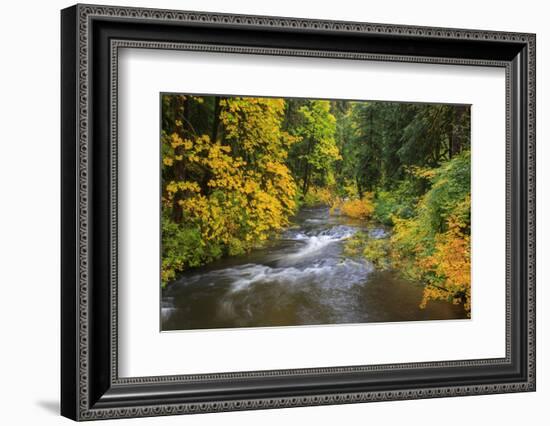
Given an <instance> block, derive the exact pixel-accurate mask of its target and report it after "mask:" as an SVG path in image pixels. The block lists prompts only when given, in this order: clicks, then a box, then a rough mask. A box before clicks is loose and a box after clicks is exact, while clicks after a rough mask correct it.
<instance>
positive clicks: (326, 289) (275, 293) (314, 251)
mask: <svg viewBox="0 0 550 426" xmlns="http://www.w3.org/2000/svg"><path fill="white" fill-rule="evenodd" d="M358 231H364V232H367V233H368V235H369V237H370V238H385V237H387V234H386V232H387V231H386V230H385V229H384V228H383V227H381V226H379V227H376V226H372V225H370V226H368V227H367V226H365V225H364V224H363V223H362V222H358V221H353V220H350V219H347V218H343V217H339V216H331V215H330V214H329V210H328V208H323V207H319V208H311V209H302V210H301V211H300V212H299V213H298V214H297V216H296V217H295V218H294V220H293V226H291V227H290V228H289V229H288V230H287V231H285V232H284V233H283V234H282V235H281V236H280V237H279V238H277V239H274V240H273V241H270V242H269V243H268V244H267V245H266V246H265V247H264V248H261V249H258V250H254V251H253V252H252V253H250V254H247V255H243V256H234V257H230V258H226V259H221V260H219V261H216V262H213V263H211V264H209V265H207V266H206V267H202V268H200V269H197V270H196V271H189V272H187V273H184V274H183V275H182V276H180V277H179V278H178V280H177V281H175V282H173V283H171V284H170V285H169V286H168V288H167V289H164V290H163V292H162V302H161V321H162V330H189V329H207V328H234V327H259V326H291V325H312V324H342V323H366V322H391V321H418V320H442V319H462V318H466V315H465V312H464V309H463V308H462V307H461V306H457V305H453V304H451V303H447V302H443V301H435V302H434V301H431V302H429V303H428V306H427V307H426V308H425V309H420V308H419V304H420V301H421V299H422V286H421V285H419V284H418V283H412V282H410V281H406V280H404V279H402V278H400V277H399V276H398V273H397V272H395V271H378V270H376V269H375V268H374V267H373V265H372V264H371V263H370V262H368V261H366V260H365V259H363V258H362V257H360V256H359V257H348V256H345V255H344V254H343V245H344V241H345V239H346V238H348V237H350V236H352V235H353V234H354V233H356V232H358Z"/></svg>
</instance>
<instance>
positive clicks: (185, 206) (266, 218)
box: [162, 98, 297, 283]
mask: <svg viewBox="0 0 550 426" xmlns="http://www.w3.org/2000/svg"><path fill="white" fill-rule="evenodd" d="M221 105H222V106H223V109H222V112H221V113H220V121H221V123H222V125H223V126H224V130H225V138H224V140H225V143H222V142H221V141H213V140H211V138H210V136H209V135H206V134H203V135H189V136H188V137H187V138H182V137H181V136H180V135H179V134H178V133H177V132H174V133H172V134H165V135H163V143H164V144H165V146H164V151H163V166H164V171H165V175H169V171H170V170H169V169H170V168H175V167H181V168H182V169H184V173H185V174H186V175H187V176H189V178H188V180H177V181H176V180H174V181H167V182H165V185H164V190H163V205H164V208H163V209H164V210H166V211H169V210H170V209H171V208H172V205H173V203H174V200H176V202H177V204H178V205H179V206H180V207H181V209H182V217H183V222H184V223H183V224H181V225H178V226H179V227H180V228H181V227H185V228H186V229H191V230H194V233H193V234H192V236H193V238H195V239H196V238H198V241H199V244H198V245H199V247H197V249H196V250H195V251H194V253H192V254H190V255H189V259H187V258H185V259H183V258H181V257H180V258H178V253H177V252H174V253H173V254H172V253H168V254H167V255H165V256H163V264H162V276H163V282H164V283H166V282H167V281H169V280H170V279H173V278H174V277H175V275H176V273H177V272H179V271H182V270H184V269H186V268H187V267H188V266H192V265H194V264H197V263H198V264H202V263H206V262H208V261H211V260H212V259H215V258H217V257H221V256H222V255H225V254H229V255H236V254H242V253H245V252H246V251H248V250H250V249H251V248H252V247H255V246H257V245H258V244H261V243H262V242H263V241H265V240H266V239H267V238H268V237H269V236H270V235H271V234H272V233H273V232H275V231H277V230H279V229H281V228H283V227H284V226H286V225H287V224H288V217H289V216H290V215H291V214H292V213H293V212H294V210H295V208H296V201H295V198H296V184H295V182H294V179H293V177H292V175H291V173H290V170H289V169H288V167H287V166H286V164H285V162H284V161H285V159H286V156H287V151H288V147H289V146H290V145H291V144H292V143H294V142H295V141H296V140H297V138H296V137H293V136H291V135H289V134H288V133H287V132H284V131H283V130H282V129H281V122H282V119H283V112H284V102H283V101H282V100H280V99H262V98H246V99H244V98H230V99H226V100H223V101H222V102H221ZM233 140H235V141H237V142H238V144H237V143H235V144H234V145H233V147H232V146H231V145H230V144H231V142H232V141H233ZM235 146H238V149H235ZM176 197H177V198H176ZM165 220H166V221H168V220H169V219H165ZM165 228H166V232H165V234H166V235H165V238H163V240H168V239H169V236H170V235H169V232H170V231H169V230H171V229H172V228H173V227H170V226H168V224H167V226H166V227H165ZM186 235H187V234H186ZM188 245H189V244H188Z"/></svg>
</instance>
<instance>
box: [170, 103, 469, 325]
mask: <svg viewBox="0 0 550 426" xmlns="http://www.w3.org/2000/svg"><path fill="white" fill-rule="evenodd" d="M160 108H161V135H160V145H161V159H160V161H161V189H160V198H161V199H160V203H161V259H160V261H161V270H160V282H161V295H162V297H161V307H160V308H161V329H162V330H190V329H213V328H235V327H265V326H299V325H314V324H350V323H369V322H395V321H424V320H452V319H468V318H470V316H471V292H470V106H469V105H458V104H428V103H406V102H389V101H368V100H365V101H362V100H361V101H356V100H328V99H309V98H275V97H251V96H229V95H197V94H180V93H162V94H161V95H160Z"/></svg>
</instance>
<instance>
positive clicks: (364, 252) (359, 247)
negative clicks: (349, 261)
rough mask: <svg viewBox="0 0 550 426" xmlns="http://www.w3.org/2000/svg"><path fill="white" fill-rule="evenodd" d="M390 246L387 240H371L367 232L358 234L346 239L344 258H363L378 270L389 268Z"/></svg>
mask: <svg viewBox="0 0 550 426" xmlns="http://www.w3.org/2000/svg"><path fill="white" fill-rule="evenodd" d="M389 250H390V244H389V240H388V239H387V238H371V237H370V236H369V234H368V233H367V232H358V233H356V234H355V235H353V236H352V237H350V238H348V239H347V240H346V242H345V244H344V254H345V255H346V256H351V257H355V256H363V257H364V258H365V259H367V260H368V261H370V262H372V264H373V265H374V266H375V268H376V269H378V270H382V271H383V270H386V269H389V268H390V267H391V263H390V258H389Z"/></svg>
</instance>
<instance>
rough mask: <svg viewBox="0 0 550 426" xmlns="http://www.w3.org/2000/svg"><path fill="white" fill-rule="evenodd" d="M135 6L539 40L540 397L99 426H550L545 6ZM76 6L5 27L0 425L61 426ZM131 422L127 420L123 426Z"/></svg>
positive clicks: (185, 1) (30, 9) (57, 4)
mask: <svg viewBox="0 0 550 426" xmlns="http://www.w3.org/2000/svg"><path fill="white" fill-rule="evenodd" d="M102 3H103V4H118V5H128V6H142V7H162V8H173V9H188V10H203V11H212V12H230V13H245V14H265V15H279V16H295V17H307V18H324V19H338V20H355V21H368V22H381V23H398V24H412V25H428V26H444V27H461V28H477V29H493V30H504V31H525V32H535V33H537V55H538V57H537V67H538V70H537V78H538V82H537V97H538V101H537V107H538V125H537V132H538V138H537V139H538V150H537V154H538V155H537V163H538V170H537V172H538V176H537V182H538V191H537V193H538V194H537V195H538V203H537V204H538V205H537V208H538V214H537V216H538V232H537V236H538V237H537V242H538V291H537V294H538V297H537V299H538V309H537V314H538V333H537V334H538V374H537V378H538V390H537V392H536V393H530V394H509V395H491V396H481V397H463V398H453V399H435V400H421V401H401V402H386V403H374V404H360V405H345V406H326V407H316V408H292V409H283V410H269V411H256V412H237V413H224V414H208V415H195V416H186V417H184V418H182V417H168V418H155V419H151V418H149V419H134V420H118V421H117V422H119V423H114V421H107V422H105V423H102V424H111V423H112V424H135V425H138V424H158V425H163V424H164V425H168V424H181V423H182V422H185V424H188V425H217V424H221V423H223V424H227V425H237V424H238V425H257V424H263V425H279V424H300V423H306V424H307V423H313V424H318V425H329V424H330V425H332V424H365V423H367V422H368V423H370V424H389V425H392V424H398V423H406V424H407V425H424V426H426V425H432V424H433V425H436V424H445V425H446V426H452V425H461V426H464V425H465V424H469V423H472V424H477V423H479V422H480V421H482V422H487V421H489V422H491V423H492V424H498V425H516V424H521V423H523V422H525V420H527V421H531V422H532V424H547V423H546V422H548V418H550V414H549V412H548V408H547V407H548V402H549V401H550V366H549V364H550V356H549V355H550V352H549V342H550V315H549V314H548V313H547V312H548V308H550V292H549V291H548V289H547V288H545V287H546V284H547V283H548V280H549V278H550V275H549V274H550V265H549V262H548V261H547V259H548V258H549V257H550V246H549V244H550V235H549V230H550V227H549V225H548V222H547V221H546V218H547V217H549V216H550V197H549V196H548V190H547V189H546V190H545V188H547V187H549V186H550V169H549V168H548V167H545V165H546V163H547V162H548V160H550V150H549V147H548V145H547V143H546V141H547V139H548V137H549V132H550V125H549V124H548V121H547V120H545V117H548V116H549V115H550V93H549V88H548V79H549V78H550V48H549V45H550V27H549V26H548V23H547V18H548V16H549V11H547V10H545V3H546V2H543V1H540V0H524V1H521V2H518V1H510V0H491V1H484V2H482V1H479V0H462V1H460V2H452V3H447V4H444V2H441V1H435V0H434V1H430V0H415V1H407V0H399V1H397V0H388V1H383V2H361V1H357V0H338V1H334V0H333V1H327V0H302V1H296V0H277V1H269V2H267V1H263V2H262V1H253V0H231V1H227V0H225V1H224V0H179V1H178V0H159V1H153V0H148V1H147V0H145V1H144V0H133V1H126V0H120V1H114V2H113V1H109V0H104V1H102ZM71 4H72V3H71V2H68V1H61V0H52V1H48V2H38V1H21V2H18V3H16V2H15V1H12V2H10V3H9V4H3V5H2V6H3V7H2V18H3V19H2V24H1V25H0V32H1V37H0V43H1V55H2V56H1V57H2V61H1V63H0V106H1V111H0V117H1V120H0V195H1V198H0V199H1V200H2V201H1V207H0V259H1V260H0V289H1V291H2V294H1V297H0V327H1V335H0V336H1V340H0V401H1V407H2V408H1V410H0V419H1V421H2V424H6V425H17V424H31V425H32V424H40V425H57V424H68V423H69V421H68V420H66V419H64V418H61V417H59V416H58V405H59V396H58V395H59V265H60V260H59V232H60V231H59V179H60V178H59V61H60V60H59V9H61V8H64V7H66V6H69V5H71ZM129 422H131V423H129Z"/></svg>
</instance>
